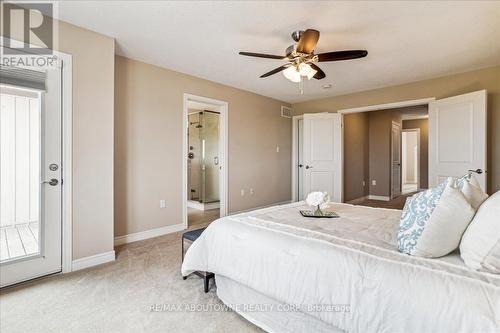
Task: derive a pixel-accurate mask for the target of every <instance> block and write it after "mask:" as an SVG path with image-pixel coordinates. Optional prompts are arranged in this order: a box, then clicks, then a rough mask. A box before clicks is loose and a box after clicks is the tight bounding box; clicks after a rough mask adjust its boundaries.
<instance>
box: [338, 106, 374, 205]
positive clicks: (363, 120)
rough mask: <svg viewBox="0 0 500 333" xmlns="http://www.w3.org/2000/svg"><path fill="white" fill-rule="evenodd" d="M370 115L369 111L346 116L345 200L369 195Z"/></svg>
mask: <svg viewBox="0 0 500 333" xmlns="http://www.w3.org/2000/svg"><path fill="white" fill-rule="evenodd" d="M368 117H369V113H368V112H361V113H353V114H347V115H345V116H344V201H350V200H354V199H358V198H362V197H364V196H367V195H368V183H369V172H368V170H369V169H368V168H369V163H368V157H369V154H368V148H369V138H368V134H369V131H368V129H369V127H368V126H369V122H368ZM363 181H364V182H365V185H364V186H363Z"/></svg>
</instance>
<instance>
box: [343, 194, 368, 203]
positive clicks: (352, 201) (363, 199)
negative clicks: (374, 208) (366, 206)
mask: <svg viewBox="0 0 500 333" xmlns="http://www.w3.org/2000/svg"><path fill="white" fill-rule="evenodd" d="M366 199H368V195H365V196H364V197H359V198H356V199H352V200H349V201H346V203H348V204H351V205H355V204H358V203H360V202H362V201H365V200H366Z"/></svg>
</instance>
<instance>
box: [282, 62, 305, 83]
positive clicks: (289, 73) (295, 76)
mask: <svg viewBox="0 0 500 333" xmlns="http://www.w3.org/2000/svg"><path fill="white" fill-rule="evenodd" d="M282 73H283V75H284V76H285V77H286V78H287V79H288V80H290V81H292V82H295V83H298V82H300V81H302V77H301V75H300V72H299V71H298V70H297V68H295V66H290V67H288V68H287V69H285V70H284V71H283V72H282Z"/></svg>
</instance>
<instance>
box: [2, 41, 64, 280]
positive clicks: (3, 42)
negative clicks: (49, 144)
mask: <svg viewBox="0 0 500 333" xmlns="http://www.w3.org/2000/svg"><path fill="white" fill-rule="evenodd" d="M7 40H10V41H16V42H20V41H18V40H16V39H13V38H7V37H4V36H0V46H3V45H4V44H5V42H6V41H7ZM23 44H24V45H26V46H33V45H31V44H26V43H23ZM52 52H53V54H54V55H56V56H58V58H59V59H61V60H62V69H61V71H62V82H61V88H62V92H61V93H62V96H61V98H62V102H61V108H62V110H61V112H62V137H61V141H62V160H61V171H62V173H61V177H62V182H61V185H62V187H61V188H62V199H61V200H62V203H61V204H62V207H61V210H62V212H61V219H62V221H61V272H62V273H69V272H71V271H72V269H73V268H72V267H73V231H72V229H73V56H72V55H71V54H67V53H64V52H61V51H55V50H53V51H52Z"/></svg>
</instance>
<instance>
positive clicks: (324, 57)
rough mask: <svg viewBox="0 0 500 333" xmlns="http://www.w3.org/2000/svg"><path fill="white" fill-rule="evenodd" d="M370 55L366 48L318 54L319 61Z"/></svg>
mask: <svg viewBox="0 0 500 333" xmlns="http://www.w3.org/2000/svg"><path fill="white" fill-rule="evenodd" d="M367 55H368V51H366V50H349V51H335V52H326V53H320V54H318V55H317V56H318V61H319V62H322V61H338V60H349V59H357V58H363V57H366V56H367Z"/></svg>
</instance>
